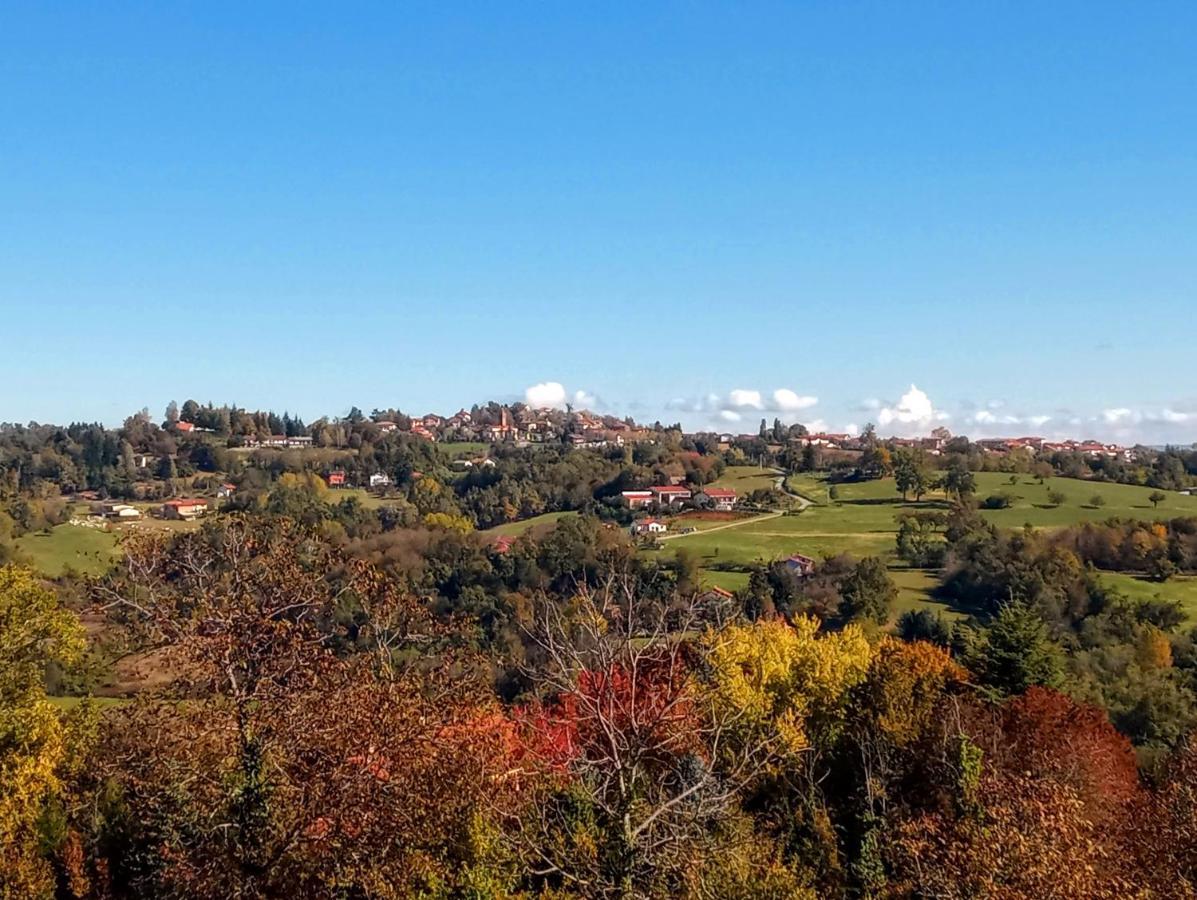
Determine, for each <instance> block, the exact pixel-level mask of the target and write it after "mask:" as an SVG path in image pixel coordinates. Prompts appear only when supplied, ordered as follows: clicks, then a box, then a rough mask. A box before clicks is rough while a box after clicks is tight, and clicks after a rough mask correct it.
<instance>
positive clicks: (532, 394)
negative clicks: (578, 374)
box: [524, 381, 599, 409]
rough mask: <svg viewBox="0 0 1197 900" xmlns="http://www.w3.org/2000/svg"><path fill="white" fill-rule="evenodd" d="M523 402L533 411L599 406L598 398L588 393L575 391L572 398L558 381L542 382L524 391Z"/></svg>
mask: <svg viewBox="0 0 1197 900" xmlns="http://www.w3.org/2000/svg"><path fill="white" fill-rule="evenodd" d="M524 402H525V403H527V404H528V405H529V406H531V407H533V408H534V409H544V408H545V407H549V408H552V409H564V408H565V407H566V405H569V404H572V405H573V406H576V407H583V406H585V407H593V406H597V405H598V404H599V398H598V397H596V396H595V395H594V394H592V393H590V392H589V391H582V390H579V391H575V392H574V393H573V396H572V397H571V396H570V394H569V393H568V392H567V391H566V390H565V385H563V384H561V382H559V381H542V382H541V383H540V384H534V385H532V386H531V387H529V388H526V389H525V390H524Z"/></svg>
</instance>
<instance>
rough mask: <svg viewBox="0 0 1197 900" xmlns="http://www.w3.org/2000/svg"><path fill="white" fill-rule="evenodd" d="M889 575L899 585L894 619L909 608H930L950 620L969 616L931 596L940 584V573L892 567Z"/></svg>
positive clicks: (895, 620)
mask: <svg viewBox="0 0 1197 900" xmlns="http://www.w3.org/2000/svg"><path fill="white" fill-rule="evenodd" d="M889 577H890V578H892V579H893V581H894V584H896V585H897V586H898V599H897V600H896V601H895V602H894V609H893V621H894V622H897V620H898V617H899V616H900V615H902V613H904V612H907V611H908V610H918V609H928V610H931V612H938V613H943V615H944V617H945V618H946V619H948V620H949V621H954V620H957V619H965V618H968V616H967V614H966V613H963V612H960V611H959V610H955V609H952V608H951V607H949V606H948V605H947V604H945V603H942V602H941V601H939V600H936V599H935V598H934V597H933V596H931V592H932V591H933V590H935V586H936V585H937V584H939V573H938V572H933V571H929V570H927V569H890V572H889Z"/></svg>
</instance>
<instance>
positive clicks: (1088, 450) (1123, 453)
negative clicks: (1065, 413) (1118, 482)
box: [976, 437, 1135, 460]
mask: <svg viewBox="0 0 1197 900" xmlns="http://www.w3.org/2000/svg"><path fill="white" fill-rule="evenodd" d="M976 443H977V446H978V447H980V448H981V449H982V450H983V451H984V452H985V453H1014V452H1017V451H1020V450H1023V451H1030V452H1032V453H1079V454H1081V455H1082V456H1088V457H1090V458H1091V459H1098V458H1100V457H1108V458H1110V459H1126V460H1130V459H1134V456H1135V451H1134V448H1132V447H1123V446H1121V445H1119V444H1103V443H1102V442H1101V441H1047V440H1044V439H1043V438H1041V437H1020V438H985V439H983V440H979V441H977V442H976Z"/></svg>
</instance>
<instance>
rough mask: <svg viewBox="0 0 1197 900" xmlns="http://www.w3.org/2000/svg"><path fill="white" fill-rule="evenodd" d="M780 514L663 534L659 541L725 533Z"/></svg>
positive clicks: (767, 514)
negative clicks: (681, 532)
mask: <svg viewBox="0 0 1197 900" xmlns="http://www.w3.org/2000/svg"><path fill="white" fill-rule="evenodd" d="M780 515H781V513H780V512H770V513H764V514H763V515H760V516H753V517H752V518H750V519H737V520H736V521H734V522H728V523H726V524H724V525H716V526H715V527H714V528H704V529H702V530H701V531H691V532H690V533H689V534H663V535H660V536H659V537H658V538H657V540H658V541H676V540H677V539H678V538H688V537H698V536H699V535H703V534H714V533H715V532H716V531H725V530H726V529H728V528H739V527H740V526H741V525H747V524H749V523H750V522H764V521H765V520H766V519H776V518H777V517H778V516H780Z"/></svg>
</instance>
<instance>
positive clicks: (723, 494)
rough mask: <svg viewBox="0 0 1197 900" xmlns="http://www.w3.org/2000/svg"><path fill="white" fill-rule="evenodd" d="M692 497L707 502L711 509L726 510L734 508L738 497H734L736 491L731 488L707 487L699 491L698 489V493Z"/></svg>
mask: <svg viewBox="0 0 1197 900" xmlns="http://www.w3.org/2000/svg"><path fill="white" fill-rule="evenodd" d="M694 499H696V500H698V501H699V502H700V503H706V504H708V505H709V506H710V507H711V509H718V510H722V511H724V512H728V511H730V510H732V509H735V506H736V500H737V499H738V498H737V497H736V492H735V491H734V490H732V489H731V488H716V487H709V488H703V489H702V490H701V491H699V492H698V495H697V496H696V497H695V498H694Z"/></svg>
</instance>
